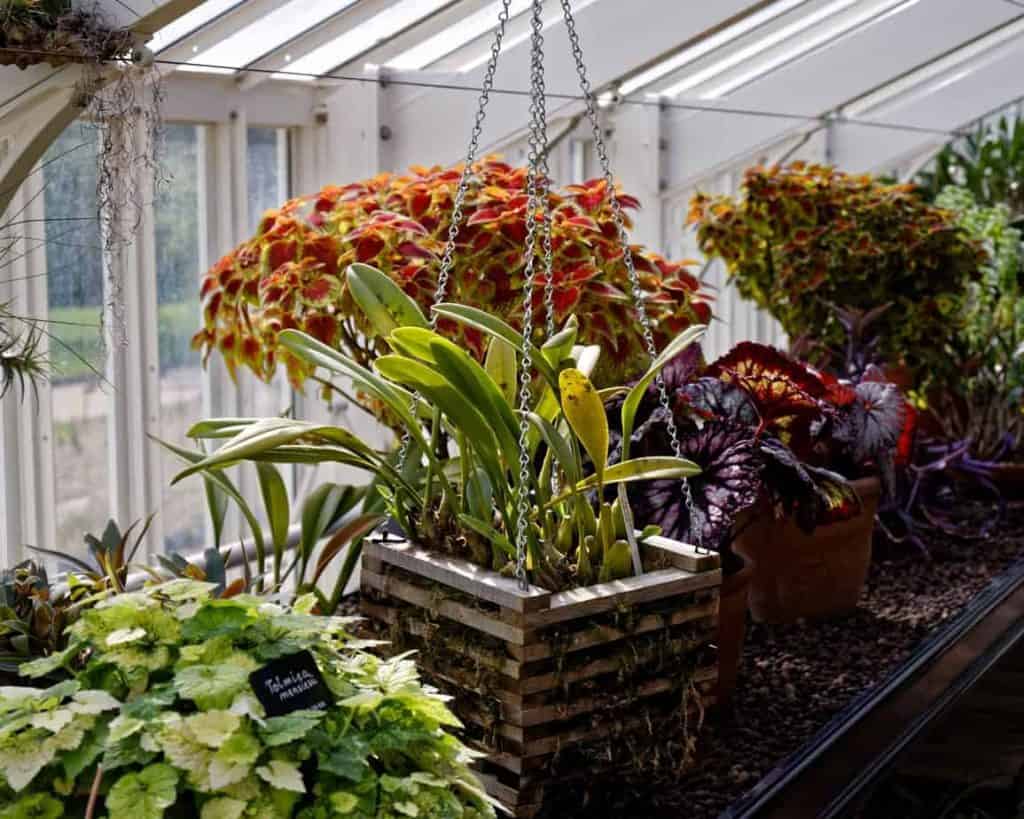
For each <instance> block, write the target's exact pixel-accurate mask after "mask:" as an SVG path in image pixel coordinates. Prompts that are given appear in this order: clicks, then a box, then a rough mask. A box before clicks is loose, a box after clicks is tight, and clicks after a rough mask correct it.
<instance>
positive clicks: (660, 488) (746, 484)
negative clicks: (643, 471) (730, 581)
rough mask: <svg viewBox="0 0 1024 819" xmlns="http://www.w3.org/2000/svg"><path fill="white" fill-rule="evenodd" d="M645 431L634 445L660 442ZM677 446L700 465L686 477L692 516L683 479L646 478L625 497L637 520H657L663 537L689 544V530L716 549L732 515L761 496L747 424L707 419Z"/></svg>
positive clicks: (757, 461)
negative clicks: (692, 511)
mask: <svg viewBox="0 0 1024 819" xmlns="http://www.w3.org/2000/svg"><path fill="white" fill-rule="evenodd" d="M659 426H663V425H659ZM647 433H648V434H647V435H645V436H643V437H642V438H641V440H640V441H638V447H640V448H641V449H644V448H646V447H647V446H650V445H653V446H654V447H656V448H657V447H663V446H664V442H662V441H656V440H655V438H656V437H660V436H655V435H654V434H653V431H652V430H650V428H648V431H647ZM681 444H682V455H683V457H684V458H689V459H691V460H692V461H694V462H695V463H697V464H698V465H699V466H700V468H701V473H700V474H699V475H695V476H693V477H692V478H690V480H689V483H690V492H691V495H692V497H693V506H694V518H695V520H693V521H691V520H690V514H689V510H688V509H687V507H686V496H685V493H684V489H683V483H682V481H650V482H647V483H645V484H643V485H642V486H640V487H638V488H637V489H636V490H634V492H633V493H632V494H631V496H630V497H631V499H632V500H633V507H634V508H633V511H634V514H635V516H636V519H637V522H638V523H640V524H652V523H653V524H657V525H658V526H660V527H661V529H662V532H663V533H664V534H665V535H666V536H668V537H671V538H675V539H677V540H683V541H690V542H693V541H694V540H695V538H694V536H693V535H694V532H699V540H700V545H701V546H704V547H706V548H709V549H720V548H721V547H722V546H724V545H725V544H726V543H727V542H728V540H729V538H730V536H731V533H732V525H733V520H734V519H735V517H736V514H737V513H738V512H740V511H742V510H743V509H746V508H747V507H749V506H753V505H754V504H755V503H757V500H758V498H759V497H760V494H761V463H760V458H759V457H758V451H757V442H756V441H755V440H754V437H753V435H752V434H751V430H750V429H749V428H746V427H743V426H736V425H730V424H725V423H722V422H720V421H709V422H708V423H706V424H705V425H704V427H703V428H702V429H700V430H695V431H693V432H692V433H691V434H687V435H684V436H683V437H682V439H681ZM637 454H638V455H639V454H642V453H641V452H638V453H637Z"/></svg>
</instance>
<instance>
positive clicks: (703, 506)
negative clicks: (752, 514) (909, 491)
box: [631, 342, 908, 569]
mask: <svg viewBox="0 0 1024 819" xmlns="http://www.w3.org/2000/svg"><path fill="white" fill-rule="evenodd" d="M665 373H666V382H667V386H668V387H669V389H670V391H671V393H672V394H673V395H674V398H675V402H674V406H673V414H674V418H675V422H676V426H677V429H678V432H679V439H680V443H681V448H682V452H683V454H684V455H685V456H686V457H687V458H689V459H691V460H693V461H694V462H695V463H696V464H697V465H698V466H700V468H701V471H700V473H699V474H698V475H695V476H694V477H693V478H691V479H690V481H689V487H690V493H691V496H692V501H693V503H692V515H691V507H690V506H688V504H687V502H686V497H685V492H684V487H683V486H682V484H681V483H680V482H679V481H672V480H662V481H652V482H650V483H649V484H646V485H643V486H641V487H638V488H637V489H636V490H635V491H634V492H632V493H631V497H632V498H633V499H634V508H635V511H636V514H637V516H638V517H641V518H643V519H644V520H646V521H649V522H650V523H652V524H657V525H659V526H660V527H661V528H662V529H663V530H664V531H665V532H666V533H667V534H668V535H669V536H670V537H676V538H679V539H683V540H691V541H694V542H698V543H700V544H701V545H703V546H705V547H707V548H713V549H717V550H720V551H723V552H724V553H725V554H726V555H729V554H730V553H729V545H730V544H731V541H732V537H733V535H734V534H735V531H736V529H735V526H736V519H737V516H738V515H739V513H741V512H742V511H743V510H745V509H748V508H751V507H753V506H755V505H756V504H758V503H759V502H761V501H762V500H764V501H767V502H768V503H769V505H770V507H771V508H772V510H774V512H775V514H777V515H786V516H792V517H793V518H794V519H795V520H796V521H797V523H798V524H799V525H800V526H801V527H802V528H804V529H805V530H807V531H812V530H813V529H814V528H815V527H816V526H818V525H821V524H823V523H828V522H833V521H836V520H842V519H844V518H846V517H849V516H851V515H853V514H856V513H857V512H858V511H859V509H860V501H859V499H858V497H857V495H856V492H855V491H854V489H853V487H852V486H851V485H850V483H849V481H848V480H847V477H844V475H845V476H849V477H856V476H858V475H860V474H862V473H864V472H865V471H868V470H872V471H873V470H880V471H882V472H883V473H885V472H888V471H891V470H890V469H889V467H888V466H887V464H888V463H889V462H890V461H891V460H892V459H893V458H895V457H896V456H897V452H898V449H899V443H900V440H901V436H906V435H907V434H908V433H907V423H908V415H907V413H906V411H905V403H906V402H905V400H904V399H903V397H902V395H901V393H900V391H899V390H898V389H897V388H896V387H895V385H892V384H888V383H881V382H878V381H873V380H867V379H866V380H863V381H861V382H858V383H853V382H849V381H845V382H844V381H839V380H837V379H835V378H834V377H832V376H829V375H826V374H823V373H819V372H818V371H816V370H814V369H812V368H810V367H808V366H806V365H804V364H802V363H800V362H798V361H795V360H794V359H791V358H789V357H787V356H786V355H785V354H783V353H781V352H779V351H778V350H776V349H774V348H772V347H767V346H765V345H761V344H755V343H752V342H744V343H741V344H739V345H737V346H736V347H734V348H733V349H732V350H731V351H730V352H729V353H727V354H726V355H725V356H723V357H721V358H719V359H718V360H717V361H715V362H713V363H711V364H710V365H708V366H702V364H701V360H700V358H699V356H694V355H689V356H686V357H685V358H684V357H680V359H679V360H677V361H676V362H673V364H672V365H671V366H669V367H667V368H666V370H665ZM641 415H642V416H643V418H644V420H643V423H642V424H641V426H640V427H639V428H638V429H637V431H636V432H635V433H634V435H633V440H632V448H633V451H635V452H637V453H639V454H642V455H644V456H651V455H656V454H658V453H662V452H666V451H670V437H669V435H668V431H667V429H666V424H665V418H664V413H663V411H662V410H661V409H660V408H658V407H657V402H656V401H655V400H654V399H653V397H652V396H648V397H647V398H646V400H645V401H644V403H643V405H642V409H641ZM839 470H841V471H842V474H841V473H840V471H839ZM730 567H731V566H730V565H729V564H727V565H726V568H727V569H728V568H730ZM731 568H736V567H734V566H732V567H731Z"/></svg>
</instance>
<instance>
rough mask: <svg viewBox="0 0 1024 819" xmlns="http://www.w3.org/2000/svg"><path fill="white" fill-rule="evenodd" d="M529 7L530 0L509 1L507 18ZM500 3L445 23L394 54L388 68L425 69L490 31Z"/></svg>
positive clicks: (496, 22)
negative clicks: (453, 22) (437, 32)
mask: <svg viewBox="0 0 1024 819" xmlns="http://www.w3.org/2000/svg"><path fill="white" fill-rule="evenodd" d="M529 7H530V0H513V2H512V3H511V4H510V5H509V18H510V19H511V18H512V17H516V16H518V15H520V14H522V13H523V12H524V11H526V10H527V9H528V8H529ZM501 8H502V3H501V2H497V3H491V4H490V5H489V6H487V7H486V8H483V9H480V10H479V11H476V12H473V13H472V14H469V15H467V16H466V17H463V18H462V19H461V20H459V22H457V23H455V25H452V26H449V27H448V28H446V29H445V30H444V31H442V32H440V33H439V34H435V35H434V36H433V37H428V38H427V39H426V40H424V41H423V42H421V43H419V44H418V45H416V46H413V47H412V48H410V49H409V50H408V51H405V52H404V53H402V54H400V55H398V56H397V57H395V58H394V59H393V60H391V61H389V62H388V63H387V66H388V67H389V68H397V69H404V70H409V71H417V70H419V69H422V68H426V67H427V66H429V65H432V64H433V63H436V62H437V61H438V60H440V59H442V58H443V57H446V56H448V55H449V54H451V53H452V52H453V51H456V50H458V49H460V48H462V47H463V46H464V45H466V44H468V43H471V42H473V40H476V39H477V38H478V37H483V36H484V35H485V34H488V33H490V32H491V31H493V30H494V28H495V27H496V26H497V24H498V14H499V12H500V11H501Z"/></svg>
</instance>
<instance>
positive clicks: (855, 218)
mask: <svg viewBox="0 0 1024 819" xmlns="http://www.w3.org/2000/svg"><path fill="white" fill-rule="evenodd" d="M688 221H689V222H690V223H691V224H695V225H696V226H697V238H698V241H699V243H700V247H701V250H702V251H703V252H704V253H705V254H706V255H707V256H708V257H709V258H721V259H722V260H724V262H725V264H726V266H727V267H728V270H729V274H730V276H731V277H732V279H733V280H734V281H735V282H736V285H737V287H738V288H739V291H740V293H742V294H743V295H744V296H745V297H747V298H750V299H753V300H754V301H755V302H756V303H757V304H758V305H759V306H761V307H763V308H764V309H766V310H768V311H769V312H770V313H771V314H772V315H773V316H775V317H776V318H777V319H778V320H779V321H780V323H781V324H782V326H783V328H784V329H785V330H786V332H787V333H788V334H789V336H790V337H791V338H795V339H798V338H800V337H802V336H810V337H812V338H814V340H815V341H816V342H817V345H816V352H821V351H822V350H824V351H826V352H827V351H836V352H837V353H838V355H839V357H840V359H841V357H842V355H843V350H844V346H845V341H846V333H845V331H844V328H843V327H842V326H841V324H840V323H839V321H838V319H837V317H836V314H835V311H834V307H835V306H842V307H845V308H852V309H856V310H865V311H866V310H872V309H874V308H877V307H879V306H881V305H890V307H889V308H888V309H887V310H886V311H885V313H884V315H882V316H880V317H879V318H878V322H877V324H878V331H879V332H878V337H879V347H878V353H879V356H880V358H881V360H882V361H883V362H884V364H885V365H886V366H887V367H893V368H895V367H907V368H908V370H909V373H910V375H911V376H912V377H914V376H920V377H921V378H922V379H925V378H927V377H928V376H929V375H930V373H931V372H932V371H933V370H941V369H942V368H943V367H944V366H945V365H946V358H947V356H946V351H945V346H946V342H947V341H948V340H949V339H950V338H952V337H953V336H954V335H955V333H956V332H957V328H958V326H959V325H960V324H961V323H962V319H963V307H964V303H965V298H966V293H967V291H966V283H967V282H968V280H969V279H970V278H971V277H972V276H975V275H976V274H977V270H978V267H979V265H980V264H981V263H982V262H983V261H984V260H985V257H986V254H985V251H984V248H983V247H982V246H981V245H980V244H979V243H978V242H976V241H973V240H972V239H971V238H970V237H968V236H967V235H966V234H965V233H964V232H963V230H962V229H961V228H960V227H959V226H958V224H957V221H956V219H955V217H954V214H952V213H951V212H950V211H947V210H943V209H941V208H937V207H934V206H932V205H929V204H927V203H925V202H924V201H923V200H922V199H921V198H920V197H919V196H918V195H917V194H916V193H915V189H914V186H913V185H889V184H883V183H881V182H879V181H878V180H876V179H873V178H872V177H870V176H853V175H849V174H845V173H842V172H841V171H838V170H836V169H835V168H831V167H828V166H823V165H806V164H804V163H802V162H794V163H791V164H789V165H786V166H773V167H769V168H763V167H754V168H751V169H749V170H748V171H747V172H746V175H745V178H744V184H743V189H742V193H741V195H740V196H739V197H737V198H732V197H729V196H707V195H705V194H698V195H697V196H695V197H694V198H693V200H692V202H691V207H690V214H689V219H688ZM815 363H818V364H819V365H822V364H826V363H828V362H826V361H822V360H820V359H815Z"/></svg>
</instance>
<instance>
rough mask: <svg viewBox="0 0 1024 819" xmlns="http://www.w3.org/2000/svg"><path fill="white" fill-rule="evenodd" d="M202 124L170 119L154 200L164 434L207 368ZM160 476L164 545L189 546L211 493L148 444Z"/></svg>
mask: <svg viewBox="0 0 1024 819" xmlns="http://www.w3.org/2000/svg"><path fill="white" fill-rule="evenodd" d="M197 151H198V128H197V127H196V126H195V125H168V126H167V127H166V131H165V152H164V169H165V171H166V172H167V174H168V177H169V180H168V182H167V184H166V185H164V186H163V188H162V190H161V191H160V192H159V195H158V197H157V199H156V202H155V203H154V206H153V212H154V217H155V228H156V283H157V323H158V324H157V326H158V334H159V351H160V434H161V436H162V437H163V438H164V439H165V440H167V441H171V442H174V443H179V444H180V443H183V442H184V441H185V440H186V437H185V433H186V432H187V431H188V428H189V426H191V425H192V423H193V422H195V421H196V420H198V419H199V418H201V417H202V414H203V390H202V384H203V372H202V366H201V363H200V357H199V354H198V353H197V352H195V351H194V350H192V349H191V347H190V341H191V338H192V335H193V333H195V331H196V330H197V329H198V327H199V323H200V312H199V221H198V219H199V190H198V183H199V167H198V153H197ZM151 446H153V447H154V449H153V454H154V455H155V456H156V457H159V458H160V462H161V474H162V476H163V484H162V486H163V498H162V503H161V514H160V517H161V520H162V522H163V533H164V548H165V549H166V550H167V551H169V552H183V553H189V552H194V551H197V550H199V549H201V548H202V547H203V545H204V541H205V535H204V532H205V525H206V500H205V497H204V494H203V482H202V481H201V480H198V479H191V480H186V481H182V482H181V483H180V484H178V485H177V486H175V487H173V488H172V487H171V485H170V481H171V478H172V477H173V476H174V475H175V473H177V472H178V471H179V469H180V468H181V463H180V461H179V460H178V459H177V458H176V457H175V456H174V455H171V454H170V453H168V452H167V451H166V450H165V449H164V448H163V447H160V446H158V445H156V444H151Z"/></svg>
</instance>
